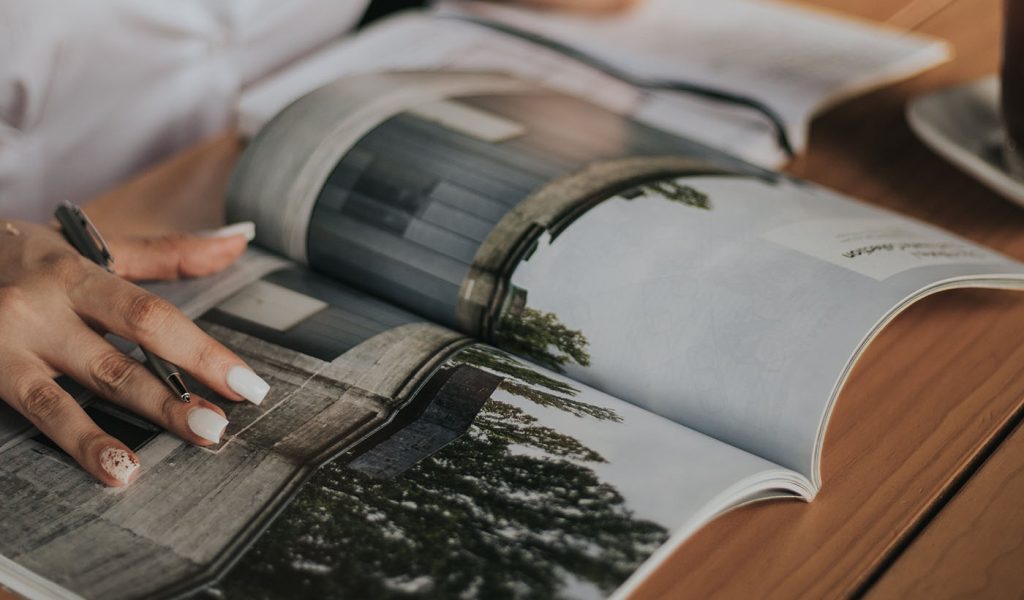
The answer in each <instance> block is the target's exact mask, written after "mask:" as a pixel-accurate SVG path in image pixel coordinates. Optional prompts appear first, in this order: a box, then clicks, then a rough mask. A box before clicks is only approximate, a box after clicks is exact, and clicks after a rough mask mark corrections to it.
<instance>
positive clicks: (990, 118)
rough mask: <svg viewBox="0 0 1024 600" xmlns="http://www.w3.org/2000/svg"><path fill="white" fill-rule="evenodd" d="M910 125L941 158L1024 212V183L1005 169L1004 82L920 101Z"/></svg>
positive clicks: (989, 81)
mask: <svg viewBox="0 0 1024 600" xmlns="http://www.w3.org/2000/svg"><path fill="white" fill-rule="evenodd" d="M907 121H909V122H910V128H911V129H913V130H914V132H915V133H916V134H917V135H918V136H919V137H920V138H921V139H922V140H923V141H924V143H925V144H926V145H927V146H928V147H930V148H931V149H932V150H934V151H935V152H936V153H937V154H939V155H940V156H942V157H944V158H945V159H946V160H948V161H949V162H951V163H953V164H954V165H956V166H958V167H959V168H960V169H962V170H963V171H965V172H966V173H968V174H969V175H972V176H974V177H975V178H977V179H978V180H980V181H981V182H982V183H984V184H985V185H987V186H988V187H990V188H992V189H993V190H995V191H996V192H998V193H1000V194H1002V195H1003V196H1006V197H1007V198H1009V199H1010V200H1012V201H1014V202H1016V203H1017V204H1020V205H1022V206H1024V181H1019V180H1017V179H1014V178H1013V177H1011V176H1010V174H1009V173H1008V172H1007V170H1006V167H1005V166H1004V164H1003V151H1002V140H1003V136H1004V131H1003V123H1002V120H1001V119H1000V117H999V79H998V78H996V77H988V78H986V79H979V80H978V81H974V82H971V83H968V84H966V85H962V86H957V87H952V88H946V89H944V90H939V91H937V92H932V93H930V94H927V95H925V96H921V97H920V98H916V99H914V100H913V101H912V102H910V104H909V105H908V106H907Z"/></svg>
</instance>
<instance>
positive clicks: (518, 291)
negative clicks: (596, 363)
mask: <svg viewBox="0 0 1024 600" xmlns="http://www.w3.org/2000/svg"><path fill="white" fill-rule="evenodd" d="M526 296H527V291H526V290H525V289H523V288H520V287H516V286H512V290H511V291H510V292H509V298H508V300H507V301H506V303H505V308H504V309H503V311H502V315H501V321H500V324H499V326H498V328H497V331H496V332H495V337H494V341H495V343H496V345H497V346H499V347H500V348H502V349H503V350H506V351H508V352H511V353H512V354H516V355H518V356H523V357H525V358H528V359H530V360H532V361H533V362H535V363H537V364H539V365H541V366H542V367H544V368H547V369H551V370H552V371H554V372H556V373H564V372H565V365H567V364H571V363H575V364H578V365H580V366H583V367H586V366H589V365H590V354H588V353H587V345H588V342H587V338H586V336H584V335H583V332H582V331H579V330H575V329H570V328H569V327H567V326H566V325H565V324H563V323H562V322H561V321H559V320H558V315H556V314H555V313H553V312H544V311H540V310H537V309H535V308H530V307H529V306H526Z"/></svg>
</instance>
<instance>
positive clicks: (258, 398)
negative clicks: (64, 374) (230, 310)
mask: <svg viewBox="0 0 1024 600" xmlns="http://www.w3.org/2000/svg"><path fill="white" fill-rule="evenodd" d="M69 293H70V296H71V300H72V303H73V304H74V307H75V310H76V311H77V312H78V314H79V315H81V316H82V317H84V318H86V319H87V320H90V321H94V322H96V323H99V324H100V325H102V326H103V327H104V328H105V329H107V331H110V332H112V333H115V334H117V335H119V336H121V337H123V338H125V339H128V340H131V341H133V342H136V343H138V344H139V345H141V346H143V347H144V348H146V349H147V350H149V351H151V352H153V353H155V354H156V355H158V356H160V357H161V358H164V359H166V360H169V361H171V362H173V363H175V364H177V365H178V366H179V367H181V368H182V369H184V370H185V371H187V372H188V373H189V374H191V375H192V376H193V377H195V378H196V379H198V380H199V381H201V382H202V383H203V384H204V385H206V386H207V387H209V388H210V389H212V390H213V391H215V392H217V393H218V394H220V395H221V396H223V397H225V398H228V399H229V400H241V399H243V398H244V399H246V400H248V401H249V402H252V403H253V404H259V403H261V402H263V399H264V398H265V397H266V395H267V392H268V391H269V390H270V385H269V384H267V382H266V381H264V380H263V379H262V378H261V377H260V376H259V375H257V374H256V373H255V372H253V370H252V369H251V368H249V366H248V365H246V364H245V361H243V360H242V359H241V358H239V357H238V355H236V354H235V353H234V352H232V351H231V350H228V349H227V348H226V347H224V345H223V344H221V343H220V342H218V341H217V340H215V339H213V338H212V337H210V336H209V335H207V334H206V332H204V331H203V330H202V329H200V328H199V327H198V326H197V325H196V324H195V323H193V322H192V320H191V319H189V318H188V317H186V316H185V315H184V314H182V312H181V311H179V310H178V309H177V307H175V306H174V305H173V304H171V303H170V302H167V301H166V300H164V299H163V298H160V297H159V296H156V295H154V294H151V293H149V292H147V291H146V290H143V289H142V288H140V287H138V286H136V285H134V284H131V283H129V282H127V281H125V280H123V279H121V278H120V277H118V276H116V275H114V274H111V273H107V272H106V271H101V270H99V269H97V270H96V271H94V272H93V273H91V274H90V276H89V277H86V278H85V280H84V281H83V282H82V283H81V284H80V285H78V286H76V287H75V288H74V289H72V290H69Z"/></svg>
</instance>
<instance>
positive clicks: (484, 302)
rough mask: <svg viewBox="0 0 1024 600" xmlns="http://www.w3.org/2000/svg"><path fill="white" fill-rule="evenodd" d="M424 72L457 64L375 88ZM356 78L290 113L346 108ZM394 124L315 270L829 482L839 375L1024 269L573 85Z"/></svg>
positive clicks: (328, 227) (380, 130)
mask: <svg viewBox="0 0 1024 600" xmlns="http://www.w3.org/2000/svg"><path fill="white" fill-rule="evenodd" d="M412 77H416V78H424V77H425V78H427V79H431V78H432V77H439V78H442V79H443V78H446V77H449V75H433V76H427V75H423V74H403V75H378V76H373V78H372V81H373V83H374V85H379V86H382V87H387V86H388V85H394V86H398V87H404V86H407V85H415V84H416V82H417V81H419V80H420V79H415V80H414V79H412ZM362 81H364V78H352V79H348V80H341V81H339V82H338V83H336V84H333V85H332V86H330V87H329V88H324V90H329V93H325V94H317V95H311V96H308V97H307V98H305V99H303V100H300V101H298V102H296V104H294V105H293V106H292V108H291V109H290V110H292V111H295V112H300V111H302V110H307V109H308V110H320V109H321V106H322V105H324V104H325V103H328V104H329V103H331V102H335V100H338V101H340V102H341V104H343V105H344V104H345V102H346V101H347V99H348V98H351V97H353V94H355V93H356V92H354V91H352V90H358V89H359V88H360V87H361V85H362V84H361V82H362ZM407 97H411V96H409V95H407ZM332 98H335V100H332ZM337 118H338V119H339V122H341V121H343V120H344V115H343V114H340V113H339V114H338V116H337ZM381 118H382V120H381V121H380V123H379V124H378V125H377V126H376V127H373V128H372V129H370V130H369V131H368V132H366V133H365V134H364V135H362V137H360V138H359V139H358V140H357V141H355V142H354V144H353V145H351V146H346V147H345V148H342V149H340V152H337V154H338V155H339V156H340V157H341V158H340V160H338V162H337V164H336V165H335V167H334V169H333V171H331V172H330V174H329V175H325V176H324V179H323V181H321V182H320V183H319V184H317V185H313V186H311V187H310V188H309V191H308V193H309V194H310V196H309V197H307V198H306V199H305V200H304V202H307V203H310V204H312V205H313V209H312V216H311V218H310V222H309V225H308V234H307V239H306V247H307V254H306V255H307V256H308V258H309V264H310V265H311V266H312V267H313V268H315V269H317V270H320V271H323V272H325V273H329V274H330V275H332V276H334V277H336V278H338V279H340V280H342V281H346V282H348V283H349V284H351V285H355V286H359V287H360V288H362V289H365V290H367V291H369V292H370V293H372V294H374V295H376V296H379V297H381V298H384V299H387V300H388V301H391V302H394V303H395V304H398V305H401V306H403V307H405V308H407V309H408V310H410V311H413V312H415V313H417V314H420V315H423V316H425V317H427V318H429V319H431V320H432V321H435V322H437V323H441V324H444V325H447V326H451V327H454V328H456V329H458V330H460V331H463V332H465V333H467V334H469V335H472V336H475V337H478V338H481V339H484V340H488V341H492V342H493V343H495V344H497V345H499V346H501V347H504V348H506V349H508V350H510V351H512V352H514V353H517V354H520V355H522V356H526V357H528V358H529V359H531V360H533V361H534V362H536V363H537V364H540V365H542V366H545V367H547V368H549V369H553V370H556V371H563V372H565V373H566V374H568V375H569V376H571V377H573V378H575V379H577V380H579V381H581V382H583V383H586V384H588V385H590V386H593V387H595V388H597V389H601V390H602V391H605V392H607V393H610V394H612V395H614V396H616V397H619V398H622V399H624V400H626V401H628V402H632V403H634V404H636V405H638V406H641V407H643V408H646V409H648V410H650V411H653V412H655V413H657V414H659V415H661V416H664V417H666V418H668V419H671V420H673V421H675V422H677V423H680V424H684V425H686V426H688V427H692V428H694V429H697V430H699V431H702V432H704V433H706V434H708V435H710V436H712V437H715V438H718V439H720V440H722V441H725V442H727V443H729V444H732V445H735V446H737V447H739V448H743V449H745V450H747V451H749V452H751V453H754V454H757V455H759V456H763V457H765V458H767V459H769V460H772V461H773V462H776V463H778V464H780V465H783V466H785V467H787V468H791V469H794V470H796V471H799V472H800V473H802V474H803V475H804V476H806V477H807V478H808V479H811V480H812V481H815V482H818V481H819V474H818V466H817V464H818V456H819V455H820V450H821V440H822V437H823V435H824V431H825V424H826V417H827V415H828V414H829V411H830V409H831V405H832V403H833V399H834V397H835V394H836V390H837V389H838V386H839V383H840V382H841V381H842V378H843V377H844V374H845V373H846V372H847V371H848V367H849V365H850V363H851V361H852V357H854V356H855V355H856V353H857V352H859V348H861V347H862V340H864V338H865V336H867V335H869V334H870V332H872V331H874V330H875V329H876V324H877V323H879V321H881V320H883V319H884V318H885V317H886V315H888V314H890V313H891V312H892V311H893V310H894V309H895V308H897V307H899V306H901V305H902V304H903V303H904V300H905V299H907V298H909V297H912V296H913V295H915V294H917V293H918V292H919V291H921V290H926V289H929V288H930V287H932V286H934V285H935V284H937V283H938V282H943V281H946V280H949V279H957V278H962V279H964V281H965V283H967V282H973V284H978V283H979V282H984V281H985V278H986V277H989V276H992V277H1002V278H1003V279H1004V280H1005V281H1004V283H1005V284H1006V285H1009V284H1010V283H1011V282H1014V281H1019V280H1020V277H1021V273H1022V272H1024V269H1022V267H1021V265H1020V264H1019V263H1017V262H1014V261H1011V260H1009V259H1006V258H1005V257H1002V256H999V255H997V254H995V253H993V252H990V251H987V250H985V249H982V248H980V247H978V246H975V245H973V244H970V243H969V242H966V241H964V240H961V239H959V238H956V237H954V236H951V235H949V234H947V233H944V232H942V231H940V230H937V229H935V228H931V227H928V226H925V225H923V224H920V223H917V222H915V221H912V220H910V219H906V218H903V217H900V216H898V215H895V214H893V213H890V212H887V211H883V210H880V209H877V208H873V207H869V206H867V205H864V204H860V203H857V202H853V201H851V200H848V199H845V198H843V197H841V196H839V195H837V194H833V193H829V192H827V191H824V190H822V189H819V188H817V187H815V186H812V185H808V184H802V183H799V182H796V181H792V180H789V179H786V178H784V177H781V176H778V175H775V174H771V173H767V172H764V171H761V170H758V169H756V168H753V167H750V166H747V165H744V164H743V163H740V162H738V161H736V160H735V159H730V158H728V157H724V156H722V155H720V154H718V153H716V152H714V151H711V150H708V149H707V148H704V147H702V146H700V145H698V144H694V143H692V142H688V141H686V140H682V139H680V138H677V137H674V136H672V135H670V134H667V133H665V132H660V131H657V130H654V129H651V128H649V127H646V126H644V125H641V124H638V123H635V122H632V121H630V120H628V119H625V118H623V117H621V116H619V115H616V114H613V113H610V112H608V111H606V110H604V109H601V108H599V107H596V106H594V105H591V104H588V103H586V102H584V101H581V100H579V99H575V98H570V97H567V96H563V95H560V94H557V93H551V92H543V91H540V90H534V89H530V90H511V89H498V90H495V91H494V92H492V93H486V94H484V93H480V94H477V95H470V96H457V97H448V98H445V99H444V100H440V101H434V102H430V103H428V104H410V105H408V106H407V107H406V108H405V109H404V110H401V111H398V112H396V113H395V114H393V115H391V116H389V117H384V116H383V115H381ZM288 123H290V121H287V120H281V121H279V120H275V121H273V122H271V123H270V124H269V125H268V126H267V127H266V128H265V129H264V132H263V133H262V134H261V138H259V139H257V140H256V141H255V142H254V143H253V147H252V148H250V150H249V151H248V153H251V156H252V159H251V160H249V161H248V162H246V163H245V164H244V166H243V167H242V168H241V169H240V170H239V172H238V174H237V176H236V179H235V181H236V186H235V187H236V188H237V189H238V190H242V189H243V188H244V187H245V186H246V184H247V182H250V179H251V178H252V177H253V175H252V174H254V173H260V172H262V171H263V170H265V169H269V168H272V165H273V164H274V161H275V160H276V159H277V157H279V156H283V155H286V154H287V153H289V152H290V148H292V145H291V144H290V143H289V140H288V129H287V125H288ZM303 135H305V134H303ZM297 143H299V144H303V143H307V142H305V141H304V140H298V141H297ZM300 147H301V145H300ZM293 160H294V159H293ZM313 194H315V195H316V196H317V197H316V199H315V201H313V200H310V199H309V198H310V197H311V196H312V195H313ZM233 197H235V196H233ZM245 202H249V201H248V200H240V201H239V205H240V206H243V207H244V206H245V204H244V203H245ZM236 216H237V218H251V213H249V212H246V211H245V210H244V209H243V210H239V211H238V212H237V213H236ZM968 284H970V283H968Z"/></svg>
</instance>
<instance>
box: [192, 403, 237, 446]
mask: <svg viewBox="0 0 1024 600" xmlns="http://www.w3.org/2000/svg"><path fill="white" fill-rule="evenodd" d="M227 426H228V420H227V419H225V418H224V417H222V416H220V415H219V414H217V413H216V412H214V411H212V410H210V409H208V408H193V409H192V411H191V412H189V413H188V428H189V429H191V430H192V433H194V434H196V435H198V436H199V437H201V438H203V439H204V440H210V441H211V442H213V443H215V444H216V443H217V442H219V441H220V436H221V435H223V434H224V430H225V429H226V428H227Z"/></svg>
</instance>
